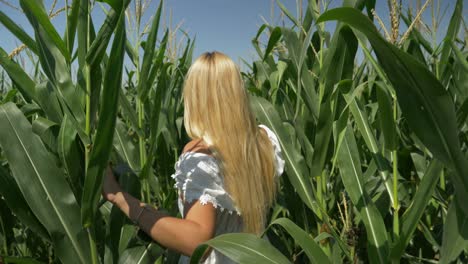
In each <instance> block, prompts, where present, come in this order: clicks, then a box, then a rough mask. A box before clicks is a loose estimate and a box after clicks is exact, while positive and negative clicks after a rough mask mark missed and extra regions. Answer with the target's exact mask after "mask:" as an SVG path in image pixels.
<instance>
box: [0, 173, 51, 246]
mask: <svg viewBox="0 0 468 264" xmlns="http://www.w3.org/2000/svg"><path fill="white" fill-rule="evenodd" d="M0 195H1V196H3V198H4V200H5V203H6V204H7V205H8V207H9V208H10V210H11V211H12V212H13V213H14V214H15V215H16V217H18V219H19V220H20V221H21V222H23V224H25V225H26V226H28V227H29V228H31V230H32V231H33V232H35V233H37V234H38V235H40V236H41V237H43V238H44V239H46V240H49V241H50V240H51V239H50V236H49V234H48V233H47V230H46V229H45V227H44V226H43V225H42V224H41V222H39V219H37V217H36V216H35V215H34V213H33V212H32V210H31V208H30V207H29V206H28V204H27V202H26V200H25V199H24V196H23V194H22V193H21V191H20V189H19V187H18V184H17V183H16V182H15V179H14V178H13V177H12V176H11V174H10V172H8V171H7V170H6V169H5V168H4V167H3V166H0Z"/></svg>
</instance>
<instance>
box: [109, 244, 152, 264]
mask: <svg viewBox="0 0 468 264" xmlns="http://www.w3.org/2000/svg"><path fill="white" fill-rule="evenodd" d="M153 247H155V246H154V244H153V243H151V244H148V245H147V246H136V247H132V248H128V249H126V250H125V251H124V252H123V253H122V255H121V257H120V258H119V262H118V263H119V264H126V263H135V264H153V263H154V261H155V260H154V259H153V258H152V254H151V253H150V250H151V249H152V248H153Z"/></svg>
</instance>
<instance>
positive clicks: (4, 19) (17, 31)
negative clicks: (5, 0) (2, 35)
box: [0, 10, 38, 54]
mask: <svg viewBox="0 0 468 264" xmlns="http://www.w3.org/2000/svg"><path fill="white" fill-rule="evenodd" d="M0 23H2V24H3V25H4V26H5V27H6V28H7V29H8V30H9V31H10V32H11V33H12V34H13V35H15V37H17V38H18V39H19V40H20V41H21V42H23V43H24V44H25V45H26V46H28V48H29V49H30V50H31V51H32V52H34V53H36V54H37V52H38V50H37V45H36V42H35V41H34V40H33V39H32V38H31V37H30V36H29V35H28V34H27V33H26V32H24V30H23V29H22V28H20V27H19V26H18V25H17V24H16V23H15V22H14V21H13V20H11V19H10V18H9V17H8V16H7V15H6V14H5V13H3V12H2V11H1V10H0Z"/></svg>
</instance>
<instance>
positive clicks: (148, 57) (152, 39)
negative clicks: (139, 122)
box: [137, 1, 163, 102]
mask: <svg viewBox="0 0 468 264" xmlns="http://www.w3.org/2000/svg"><path fill="white" fill-rule="evenodd" d="M162 7H163V1H161V2H160V4H159V7H158V10H157V11H156V15H155V16H154V18H153V23H152V24H151V28H150V33H149V35H148V39H147V41H146V44H145V53H144V55H143V62H142V65H141V68H140V77H139V80H138V86H137V91H138V94H139V95H140V98H141V100H142V101H143V102H144V101H145V100H146V97H147V95H148V92H149V89H150V88H151V86H152V83H149V82H148V74H149V73H150V69H151V66H152V63H153V54H154V49H155V45H156V40H157V38H158V30H159V21H160V20H161V11H162Z"/></svg>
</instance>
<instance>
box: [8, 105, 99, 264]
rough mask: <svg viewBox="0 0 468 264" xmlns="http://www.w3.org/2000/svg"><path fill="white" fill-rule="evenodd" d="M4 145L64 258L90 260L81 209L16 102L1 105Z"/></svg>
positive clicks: (30, 202)
mask: <svg viewBox="0 0 468 264" xmlns="http://www.w3.org/2000/svg"><path fill="white" fill-rule="evenodd" d="M0 123H1V124H2V129H0V146H1V147H2V149H3V151H4V153H5V157H6V159H7V160H8V163H9V165H10V169H11V171H12V174H13V176H14V178H15V180H16V182H17V184H18V187H19V188H20V190H21V193H22V194H23V196H24V198H25V200H26V202H27V203H28V205H29V207H30V208H31V210H32V211H33V212H34V214H35V215H36V217H37V218H38V219H39V221H40V222H41V223H42V224H43V225H44V227H45V228H46V229H47V231H48V233H49V234H51V239H52V243H53V244H54V247H55V248H56V250H55V252H56V253H57V255H58V257H59V258H60V259H61V260H62V262H67V263H87V262H88V260H89V259H90V254H89V245H88V240H87V239H86V235H85V234H84V233H83V230H82V228H81V226H80V224H79V222H77V221H76V219H78V218H79V212H80V209H79V207H78V204H77V203H76V200H75V197H74V195H73V192H72V191H71V189H70V187H69V185H68V183H67V182H66V180H65V177H63V173H62V171H61V170H60V169H59V168H58V167H56V165H55V160H54V159H53V157H52V156H51V154H50V153H49V152H48V151H47V150H46V148H45V146H44V145H43V144H42V142H41V140H40V139H39V137H38V136H37V135H35V134H33V132H32V127H31V124H30V123H29V122H28V120H27V119H26V118H25V117H24V116H23V114H22V113H21V111H20V110H19V109H18V108H17V107H16V106H15V105H14V104H12V103H7V104H4V105H2V106H0Z"/></svg>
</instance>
